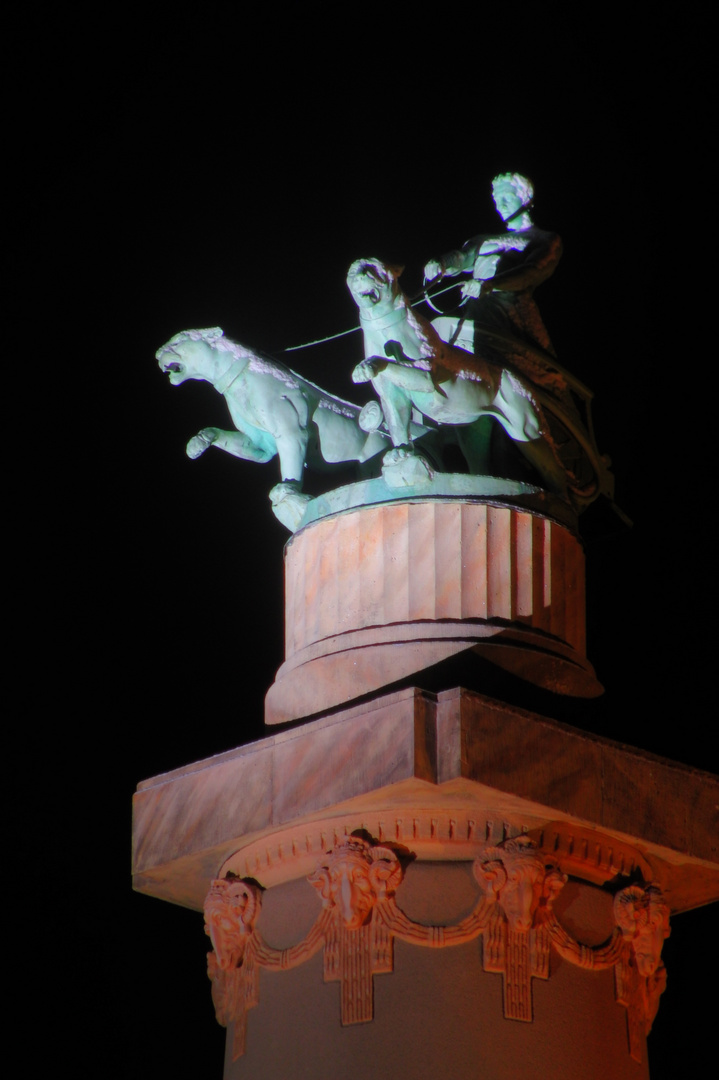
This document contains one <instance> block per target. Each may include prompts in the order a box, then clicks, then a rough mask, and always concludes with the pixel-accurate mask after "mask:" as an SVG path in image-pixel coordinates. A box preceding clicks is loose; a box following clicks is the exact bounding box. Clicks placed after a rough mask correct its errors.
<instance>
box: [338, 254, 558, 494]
mask: <svg viewBox="0 0 719 1080" xmlns="http://www.w3.org/2000/svg"><path fill="white" fill-rule="evenodd" d="M398 276H399V275H398V272H397V271H396V270H393V269H392V268H391V267H387V266H385V265H384V263H382V262H380V261H379V260H378V259H358V260H357V261H356V262H354V263H353V264H352V266H351V267H350V270H349V274H348V276H347V284H348V286H349V289H350V292H351V293H352V295H353V297H354V299H355V302H356V303H357V306H358V307H359V311H360V323H361V326H362V329H363V331H364V340H365V356H366V359H365V360H363V361H362V363H360V364H358V365H357V367H356V368H355V369H354V371H353V373H352V378H353V379H354V381H355V382H358V383H359V382H369V381H370V380H371V382H372V385H373V387H374V389H375V391H376V392H377V395H378V396H379V399H380V401H381V403H382V411H383V413H384V417H385V420H386V423H387V427H388V429H389V433H390V435H391V437H392V442H393V444H394V448H395V449H394V450H392V451H390V452H389V453H388V454H386V455H385V459H384V462H385V469H388V468H392V469H399V470H403V471H404V470H406V469H407V468H411V469H412V473H413V478H414V482H415V483H416V482H417V462H416V461H415V460H414V458H415V457H416V455H415V451H414V447H413V445H412V440H411V433H410V426H409V425H410V420H411V416H412V409H413V407H414V408H416V409H417V410H418V411H419V412H420V413H422V415H423V416H425V417H429V418H430V419H431V420H433V421H435V422H436V423H438V424H449V425H453V426H456V429H457V440H458V442H459V446H460V449H461V450H462V452H463V454H464V456H465V458H466V459H467V464H468V466H469V469H470V472H474V473H478V472H482V471H483V470H484V469H485V467H486V446H485V436H484V431H483V430H482V428H480V427H479V425H478V422H479V421H481V420H482V419H483V418H485V417H493V418H494V419H495V420H497V421H498V422H499V423H500V424H501V425H502V427H503V428H504V429H505V431H506V432H507V434H508V435H509V436H510V437H511V438H512V439H513V440H514V441H515V442H516V444H517V446H518V447H519V449H520V450H521V452H522V453H523V454H524V456H525V457H526V458H527V460H528V461H529V462H530V464H531V465H532V466H533V467H534V468H535V469H536V470H537V472H538V473H539V475H540V476H541V477H542V480H543V482H544V484H545V486H546V487H547V489H548V490H549V491H552V492H555V493H557V494H560V495H563V494H564V493H565V492H566V488H567V474H566V472H565V470H564V468H563V467H562V465H561V464H560V462H559V459H558V457H557V454H556V452H555V450H554V447H553V445H552V443H551V440H550V437H549V429H548V425H547V423H546V421H545V420H544V418H543V416H542V412H541V409H540V407H539V404H538V403H537V401H536V399H535V397H534V396H533V393H532V390H531V388H530V387H529V385H528V384H527V383H526V382H524V381H522V380H521V378H519V377H517V376H516V375H514V374H512V373H511V372H509V371H508V370H507V369H506V368H503V367H500V366H498V365H496V364H494V363H491V362H487V361H485V359H484V358H483V357H482V356H481V355H473V354H472V353H470V352H468V351H467V350H466V349H462V348H458V347H457V346H456V345H453V344H450V343H447V342H445V341H443V340H442V338H441V337H440V336H439V334H438V333H437V330H436V329H435V328H434V326H432V324H431V323H429V322H427V320H426V319H423V318H422V317H421V316H420V315H418V314H417V313H416V312H415V311H414V310H413V309H412V308H411V306H410V304H409V302H408V301H407V298H406V297H405V296H404V294H403V293H402V291H401V290H400V288H399V285H398V282H397V278H398ZM429 478H430V474H429V470H427V479H429Z"/></svg>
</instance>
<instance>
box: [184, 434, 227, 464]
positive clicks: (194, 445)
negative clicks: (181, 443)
mask: <svg viewBox="0 0 719 1080" xmlns="http://www.w3.org/2000/svg"><path fill="white" fill-rule="evenodd" d="M219 434H220V432H219V430H218V428H214V427H206V428H203V429H202V431H198V433H197V435H194V436H193V437H192V438H191V439H190V441H189V442H188V444H187V446H186V447H185V453H186V454H187V456H188V458H192V460H193V461H195V459H196V458H198V457H200V455H201V454H204V452H205V450H207V449H208V447H210V446H212V444H213V442H214V441H215V439H216V438H217V436H218V435H219Z"/></svg>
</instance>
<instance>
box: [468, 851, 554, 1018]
mask: <svg viewBox="0 0 719 1080" xmlns="http://www.w3.org/2000/svg"><path fill="white" fill-rule="evenodd" d="M474 876H475V877H476V879H477V882H478V883H479V886H480V888H481V889H482V891H483V892H484V894H485V897H486V899H487V901H488V903H490V904H492V905H493V908H492V910H491V914H490V916H489V920H488V926H487V930H486V931H485V936H484V948H483V965H484V970H485V971H495V972H501V973H502V975H503V976H504V979H503V985H504V1015H505V1016H506V1017H507V1018H508V1019H511V1020H527V1021H529V1020H531V1019H532V989H531V979H532V976H534V977H535V978H539V979H548V978H549V944H550V936H549V931H548V929H547V922H548V918H549V915H550V913H551V908H552V904H553V902H554V899H555V897H556V896H557V894H558V893H559V892H560V890H561V889H562V888H563V886H564V883H565V882H566V880H567V876H566V874H562V873H560V872H559V870H558V869H557V868H556V867H555V866H553V865H549V864H546V863H545V859H544V858H543V857H542V855H541V854H540V852H539V851H538V848H537V845H536V844H535V843H534V842H533V841H532V840H530V839H529V837H528V836H518V837H517V838H516V839H515V840H507V841H505V842H504V843H503V844H500V845H498V846H497V847H489V846H485V847H484V848H483V850H482V853H481V854H480V855H479V856H478V857H477V858H476V859H475V862H474Z"/></svg>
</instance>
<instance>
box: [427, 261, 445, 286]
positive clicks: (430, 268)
mask: <svg viewBox="0 0 719 1080" xmlns="http://www.w3.org/2000/svg"><path fill="white" fill-rule="evenodd" d="M443 276H444V267H443V266H442V263H441V262H438V261H437V259H430V260H429V262H428V263H427V265H426V266H425V268H424V280H425V281H426V282H430V283H431V282H432V281H437V280H439V278H441V277H443Z"/></svg>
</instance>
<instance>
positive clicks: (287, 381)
mask: <svg viewBox="0 0 719 1080" xmlns="http://www.w3.org/2000/svg"><path fill="white" fill-rule="evenodd" d="M156 358H157V362H158V364H159V366H160V369H161V370H162V371H163V372H165V373H166V374H167V376H168V378H169V380H170V382H171V383H172V384H173V386H178V385H179V384H180V383H183V382H185V380H187V379H201V380H204V381H206V382H209V383H211V385H212V386H214V388H215V390H217V392H218V393H220V394H222V395H223V397H224V398H225V401H226V402H227V407H228V409H229V410H230V416H231V417H232V421H233V423H234V425H235V427H236V429H237V430H236V431H223V430H221V429H220V428H214V427H208V428H203V430H202V431H200V432H199V433H198V434H197V435H195V436H194V438H192V439H190V441H189V443H188V444H187V454H188V457H190V458H193V459H194V458H198V457H199V456H200V455H201V454H203V453H204V452H205V450H207V449H208V447H210V446H217V447H219V448H220V449H221V450H225V451H227V453H228V454H233V455H234V456H235V457H238V458H244V459H245V460H247V461H258V462H266V461H270V460H271V459H272V458H274V457H275V456H277V457H278V458H279V464H280V473H281V476H282V482H281V483H279V484H276V485H275V487H273V488H272V490H271V492H270V499H271V501H272V508H273V511H274V513H275V516H276V517H277V518H278V519H279V520H280V521H281V522H282V524H283V525H285V526H286V527H287V528H288V529H290V530H292V531H293V532H294V531H295V530H296V529H297V528H298V527H299V524H300V522H301V520H302V516H303V514H304V512H305V509H306V506H307V503H308V502H309V501H310V496H309V495H305V494H303V493H302V477H303V472H304V468H305V465H308V466H310V467H312V468H317V469H320V470H321V469H323V468H324V469H326V468H327V466H328V463H329V464H333V463H340V462H351V461H354V462H359V463H362V462H366V461H368V460H369V459H370V458H372V457H374V456H375V455H376V454H378V453H380V452H381V451H382V450H386V449H387V448H388V445H389V441H388V438H387V436H386V435H385V434H384V433H383V432H382V431H380V430H378V429H377V428H373V430H370V431H366V430H363V429H362V428H361V427H360V413H361V409H360V408H359V406H357V405H352V404H350V402H347V401H342V400H341V399H340V398H337V397H334V396H333V395H332V394H328V393H326V392H325V391H324V390H321V389H320V387H318V386H315V385H314V383H311V382H309V381H308V380H307V379H303V378H302V377H301V376H300V375H297V374H295V372H294V371H291V370H290V369H289V368H287V367H285V366H284V365H283V364H280V363H279V362H278V361H277V360H272V359H269V358H266V357H264V356H260V355H258V354H257V353H255V352H253V351H252V350H251V349H247V348H245V346H244V345H239V344H238V343H237V342H234V341H230V340H229V339H228V338H226V337H225V336H224V333H223V331H222V330H221V329H220V328H219V327H214V328H212V329H208V330H184V331H182V332H181V333H179V334H176V335H175V336H174V337H173V338H171V339H170V341H168V342H167V344H166V345H163V346H162V348H161V349H159V350H158V352H157V353H156Z"/></svg>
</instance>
